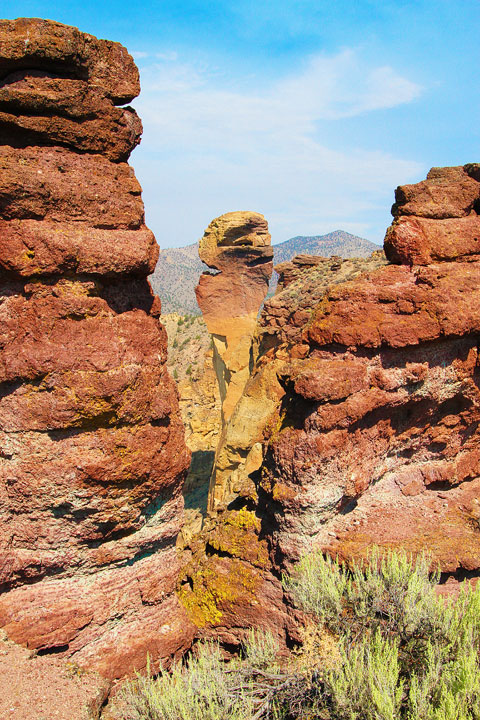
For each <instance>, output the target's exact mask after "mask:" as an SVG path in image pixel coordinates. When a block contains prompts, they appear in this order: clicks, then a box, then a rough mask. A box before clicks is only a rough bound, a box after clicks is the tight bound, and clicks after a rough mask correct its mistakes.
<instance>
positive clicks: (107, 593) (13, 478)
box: [0, 19, 194, 677]
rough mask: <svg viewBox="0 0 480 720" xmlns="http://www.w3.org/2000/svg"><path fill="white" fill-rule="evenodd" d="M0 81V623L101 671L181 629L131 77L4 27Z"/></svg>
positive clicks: (70, 34)
mask: <svg viewBox="0 0 480 720" xmlns="http://www.w3.org/2000/svg"><path fill="white" fill-rule="evenodd" d="M0 75H1V78H2V79H1V83H0V142H1V143H2V145H1V146H0V165H1V174H0V234H1V238H2V241H1V244H0V268H1V275H0V279H1V301H0V382H1V386H0V387H1V392H0V458H1V466H0V587H1V590H2V595H1V596H0V624H1V626H2V627H3V628H4V629H5V630H6V632H7V633H8V635H9V637H10V638H11V639H12V640H14V641H16V642H20V643H23V644H26V645H28V646H29V647H31V648H34V649H38V650H41V651H47V652H48V651H60V652H64V653H65V654H69V655H70V656H72V659H73V660H75V662H77V663H79V664H80V665H88V666H93V667H95V668H96V669H98V670H100V672H102V673H103V674H105V675H107V676H109V677H119V676H121V675H123V674H125V673H128V672H131V671H133V669H134V668H136V669H137V670H138V669H140V668H142V667H144V666H145V663H146V658H147V653H149V654H150V657H151V658H152V659H153V660H154V662H155V663H156V662H157V661H167V660H170V658H171V657H172V656H175V655H176V654H178V653H180V652H181V651H182V650H183V649H184V648H185V647H186V646H187V645H188V644H189V643H190V641H191V637H192V635H193V631H194V628H193V625H192V624H191V623H190V622H189V621H188V619H187V618H186V615H185V612H184V610H183V608H182V606H181V605H180V604H179V602H178V600H177V597H176V595H175V592H174V589H175V585H176V582H177V575H178V564H179V563H178V560H177V555H176V551H175V541H176V537H177V534H178V532H179V529H180V527H181V524H182V516H183V501H182V496H181V487H182V483H183V478H184V475H185V472H186V468H187V467H188V462H189V454H188V452H187V450H186V447H185V444H184V433H183V426H182V423H181V420H180V417H179V412H178V400H177V393H176V390H175V387H174V384H173V381H172V380H171V379H170V376H169V375H168V373H167V371H166V334H165V331H164V328H163V326H162V325H161V323H160V321H159V315H160V302H159V300H158V298H156V297H155V296H154V295H153V293H152V291H151V288H150V285H149V283H148V281H147V279H146V277H147V275H148V274H149V273H151V272H152V271H153V269H154V267H155V262H156V259H157V255H158V248H157V245H156V243H155V239H154V237H153V234H152V233H151V232H150V230H148V228H146V226H145V224H144V209H143V203H142V199H141V188H140V186H139V184H138V181H137V180H136V178H135V175H134V173H133V170H132V169H131V167H129V165H127V164H126V160H127V159H128V156H129V154H130V152H131V150H132V149H133V148H134V147H135V145H136V144H137V143H138V142H139V139H140V133H141V124H140V120H139V119H138V117H137V116H136V113H135V111H134V110H132V109H131V108H125V107H120V106H121V105H122V104H124V103H125V102H128V101H130V100H132V99H133V98H134V97H135V96H136V95H137V94H138V92H139V81H138V71H137V69H136V67H135V65H134V63H133V60H132V58H131V57H130V55H129V54H128V53H127V51H126V50H125V48H123V47H122V46H121V45H119V44H118V43H112V42H108V41H105V40H97V39H96V38H94V37H93V36H91V35H86V34H84V33H81V32H79V31H78V30H77V29H76V28H72V27H67V26H64V25H61V24H59V23H55V22H50V21H44V20H36V19H19V20H14V21H1V22H0Z"/></svg>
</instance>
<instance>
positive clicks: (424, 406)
mask: <svg viewBox="0 0 480 720" xmlns="http://www.w3.org/2000/svg"><path fill="white" fill-rule="evenodd" d="M477 167H478V166H475V165H468V166H465V167H464V168H436V169H434V170H433V171H431V172H430V173H429V175H428V178H427V180H426V181H424V182H422V183H419V184H418V185H412V186H405V187H404V188H400V189H399V190H397V204H396V205H395V206H394V213H395V220H394V223H393V225H392V227H391V228H390V229H389V230H388V232H387V236H386V241H385V250H386V253H387V255H388V257H390V258H391V259H392V260H394V261H395V262H396V263H397V264H395V265H393V264H391V265H385V260H384V259H382V258H381V256H380V254H379V253H378V254H376V255H375V254H374V256H372V258H371V260H370V261H367V263H365V264H364V265H363V267H362V262H363V261H358V263H357V264H356V266H355V263H354V262H353V261H343V262H336V261H330V264H329V263H327V262H320V263H318V264H317V265H316V266H313V265H312V266H311V267H308V266H306V267H304V268H303V269H302V261H298V262H297V263H295V262H293V263H289V264H286V265H285V267H281V268H280V270H281V282H280V287H279V291H278V292H277V294H276V295H275V296H274V297H273V298H272V299H270V300H269V301H267V302H266V304H265V307H264V310H263V312H262V315H261V318H260V323H259V327H258V329H257V332H256V336H255V339H254V351H253V353H254V364H253V371H252V374H251V377H250V379H249V380H248V382H247V384H246V387H245V390H244V392H243V394H242V397H241V398H240V400H239V401H238V403H237V405H236V408H235V411H234V413H233V414H232V416H231V418H230V421H229V422H228V424H227V426H226V428H225V431H224V440H223V447H224V448H225V452H224V453H223V454H222V452H221V450H220V449H219V451H218V452H217V458H218V460H219V461H221V462H222V463H223V465H222V466H221V468H220V469H221V470H222V468H226V467H227V461H228V466H229V474H228V476H227V475H226V474H225V473H223V474H222V473H220V474H217V477H218V478H220V481H219V482H217V483H215V484H214V485H212V488H211V496H212V500H211V503H212V505H213V506H214V507H215V509H216V512H217V515H218V518H219V522H222V520H221V518H222V517H223V515H224V514H225V513H226V512H227V513H228V512H229V510H228V508H229V507H230V508H232V507H235V508H237V512H238V511H239V510H238V508H240V507H242V506H244V507H248V508H250V510H251V511H253V512H255V514H256V516H257V517H259V518H261V530H260V531H259V535H258V536H259V537H262V538H265V539H266V540H267V544H268V552H269V558H270V561H271V563H272V565H273V567H274V568H276V569H277V571H281V570H282V569H284V568H285V567H288V566H289V565H291V564H292V563H294V562H296V561H297V560H298V558H299V556H300V555H301V554H302V553H304V552H305V551H307V550H309V549H310V548H312V547H314V546H316V547H319V548H321V549H322V550H323V551H328V552H331V553H333V554H337V555H340V556H341V557H342V558H344V559H346V560H347V561H349V562H351V561H352V560H354V559H358V558H361V557H364V556H365V555H366V554H367V553H368V550H369V548H371V546H372V545H379V546H381V547H399V548H404V549H406V550H407V551H412V552H414V553H417V552H420V551H427V552H429V553H430V556H431V559H432V565H434V566H436V567H439V569H440V570H441V572H442V573H443V575H442V578H443V579H445V578H448V577H453V578H462V577H465V576H468V575H472V574H475V573H477V574H478V573H479V572H480V535H479V533H478V517H479V516H480V513H479V510H478V500H477V495H478V490H479V487H480V440H479V434H478V426H479V422H480V392H479V386H480V382H479V378H480V376H479V366H480V362H479V359H478V343H479V339H480V315H479V313H478V310H477V308H478V304H479V300H480V298H479V296H478V287H479V283H480V257H479V255H478V251H477V250H476V246H477V235H478V225H477V223H478V215H477V209H478V202H477V201H478V197H479V192H480V182H479V177H478V173H477ZM476 173H477V174H476ZM322 277H323V280H322V279H321V278H322ZM248 436H249V437H248ZM246 554H247V553H246Z"/></svg>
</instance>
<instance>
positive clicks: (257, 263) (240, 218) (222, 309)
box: [195, 212, 273, 422]
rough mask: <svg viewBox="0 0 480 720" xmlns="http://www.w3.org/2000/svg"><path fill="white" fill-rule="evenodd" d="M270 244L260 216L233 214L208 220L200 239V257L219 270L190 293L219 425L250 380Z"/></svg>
mask: <svg viewBox="0 0 480 720" xmlns="http://www.w3.org/2000/svg"><path fill="white" fill-rule="evenodd" d="M270 240H271V238H270V234H269V232H268V225H267V222H266V220H265V218H264V217H263V215H259V214H258V213H251V212H233V213H227V214H226V215H222V216H220V217H219V218H216V219H215V220H213V221H212V222H211V223H210V225H209V226H208V228H207V229H206V231H205V234H204V236H203V238H202V240H201V241H200V245H199V255H200V259H201V260H203V262H205V263H206V264H207V265H208V266H209V267H211V268H214V269H215V270H218V271H219V272H218V273H217V274H215V275H214V274H211V273H208V272H205V273H203V274H202V275H201V277H200V280H199V283H198V286H197V288H196V291H195V292H196V296H197V301H198V304H199V306H200V309H201V311H202V314H203V317H204V320H205V322H206V325H207V328H208V331H209V332H210V334H211V335H212V338H213V344H214V366H215V370H216V373H217V377H218V382H219V386H220V397H221V400H222V414H223V419H224V422H226V421H227V420H228V418H229V417H230V415H231V414H232V412H233V409H234V407H235V405H236V403H237V401H238V399H239V397H240V395H241V394H242V391H243V388H244V386H245V383H246V381H247V379H248V377H249V373H250V368H249V363H250V351H251V345H252V337H253V333H254V331H255V325H256V322H257V314H258V311H259V309H260V306H261V304H262V302H263V300H264V298H265V295H266V294H267V290H268V282H269V280H270V277H271V274H272V270H273V264H272V258H273V251H272V248H271V246H270Z"/></svg>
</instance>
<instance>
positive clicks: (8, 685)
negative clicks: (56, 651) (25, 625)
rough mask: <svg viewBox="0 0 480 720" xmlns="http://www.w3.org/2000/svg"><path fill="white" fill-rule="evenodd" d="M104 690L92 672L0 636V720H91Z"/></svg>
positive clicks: (106, 685) (104, 692)
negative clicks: (41, 654) (37, 652)
mask: <svg viewBox="0 0 480 720" xmlns="http://www.w3.org/2000/svg"><path fill="white" fill-rule="evenodd" d="M0 632H1V631H0ZM108 689H109V686H108V684H107V683H106V681H105V680H103V679H102V678H101V677H99V676H98V675H97V674H96V673H90V672H80V671H79V670H78V668H77V667H76V666H75V665H74V664H73V663H71V662H70V663H69V662H68V660H66V659H65V658H62V657H59V656H57V655H43V656H38V655H34V654H32V653H31V651H29V650H27V649H25V648H23V647H20V646H19V645H15V643H12V642H10V641H8V640H7V638H6V637H5V636H4V635H0V720H93V719H95V718H97V717H98V711H99V708H100V706H101V705H102V702H103V700H104V698H105V696H106V694H107V693H108Z"/></svg>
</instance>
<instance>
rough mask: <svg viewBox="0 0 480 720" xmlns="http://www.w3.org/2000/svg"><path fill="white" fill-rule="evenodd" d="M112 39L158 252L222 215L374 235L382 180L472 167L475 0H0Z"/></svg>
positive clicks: (387, 193)
mask: <svg viewBox="0 0 480 720" xmlns="http://www.w3.org/2000/svg"><path fill="white" fill-rule="evenodd" d="M2 3H3V5H4V8H3V12H2V13H1V15H2V16H3V17H8V18H13V17H19V16H34V17H49V18H51V19H54V20H58V21H60V22H64V23H68V24H71V25H76V26H77V27H79V28H80V29H81V30H84V31H86V32H90V33H93V34H95V35H97V36H99V37H106V38H108V39H111V40H118V41H120V42H122V43H123V44H124V45H126V47H127V48H128V49H129V51H130V52H131V53H132V54H133V55H134V56H135V58H136V61H137V64H138V66H139V68H140V73H141V81H142V94H141V96H140V98H138V99H137V100H136V101H135V102H134V105H135V107H136V108H137V110H138V112H139V114H140V115H141V117H142V120H143V123H144V136H143V140H142V144H141V145H140V147H139V148H137V149H136V150H135V151H134V153H133V155H132V158H131V163H132V164H133V166H134V167H135V170H136V173H137V176H138V178H139V180H140V182H141V184H142V186H143V189H144V200H145V205H146V216H147V223H148V224H149V226H150V227H151V228H152V229H153V230H154V232H155V234H156V236H157V240H158V241H159V243H160V245H161V246H162V247H174V246H181V245H186V244H189V243H191V242H194V241H195V240H196V239H198V237H199V236H200V235H201V234H202V233H203V230H204V228H205V227H206V225H207V224H208V223H209V222H210V220H211V219H212V218H214V217H215V216H217V215H220V214H222V213H224V212H229V211H231V210H255V211H258V212H262V213H264V214H265V216H266V217H267V219H268V221H269V224H270V229H271V232H272V237H273V241H274V242H281V241H283V240H286V239H287V238H289V237H292V236H293V235H311V234H322V233H325V232H329V231H331V230H335V229H340V228H341V229H345V230H348V231H350V232H353V233H356V234H359V235H362V236H364V237H367V238H368V239H370V240H373V241H374V242H381V241H382V240H383V235H384V232H385V229H386V227H387V225H388V224H389V223H390V220H391V218H390V212H389V210H390V205H391V204H392V201H393V191H394V188H395V186H396V185H398V184H401V183H405V182H417V181H418V180H421V179H422V178H423V177H424V176H425V174H426V172H427V171H428V169H429V168H430V167H431V166H433V165H459V164H463V163H466V162H472V161H480V122H479V118H480V93H479V90H480V87H479V85H480V80H479V67H480V62H479V61H480V50H479V46H480V43H479V30H480V19H479V18H480V0H396V1H395V2H390V0H357V1H356V2H355V1H353V0H349V1H347V0H329V2H326V1H325V0H316V1H314V0H257V1H256V2H255V1H254V0H210V2H200V1H199V0H182V2H177V1H176V0H175V1H171V0H157V1H156V2H150V3H148V2H145V1H144V2H139V1H138V0H130V1H128V2H127V1H124V0H117V1H116V2H114V1H112V0H103V2H101V1H98V0H97V1H96V2H93V1H92V0H83V1H82V2H79V3H77V2H71V1H68V2H67V0H56V1H54V2H49V1H48V0H44V1H43V2H39V1H37V0H13V1H12V0H10V1H9V2H8V3H7V2H5V0H2Z"/></svg>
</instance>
